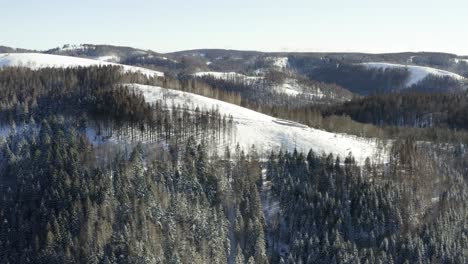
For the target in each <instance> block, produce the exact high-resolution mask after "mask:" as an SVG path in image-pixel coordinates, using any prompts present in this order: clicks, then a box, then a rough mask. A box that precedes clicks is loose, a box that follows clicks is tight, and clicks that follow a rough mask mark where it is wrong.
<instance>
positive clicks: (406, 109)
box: [325, 92, 468, 129]
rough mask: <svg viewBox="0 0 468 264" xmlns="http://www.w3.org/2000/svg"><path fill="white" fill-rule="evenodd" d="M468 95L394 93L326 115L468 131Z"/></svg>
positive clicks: (331, 110)
mask: <svg viewBox="0 0 468 264" xmlns="http://www.w3.org/2000/svg"><path fill="white" fill-rule="evenodd" d="M467 112H468V93H467V92H461V93H435V94H426V93H417V92H411V93H392V94H386V95H375V96H369V97H364V98H359V99H355V100H351V101H349V102H345V103H343V104H340V105H334V106H331V107H329V108H328V109H327V110H326V111H325V115H347V116H350V117H351V118H352V119H354V120H356V121H358V122H363V123H372V124H376V125H390V126H412V127H441V128H452V129H468V117H467V115H466V113H467Z"/></svg>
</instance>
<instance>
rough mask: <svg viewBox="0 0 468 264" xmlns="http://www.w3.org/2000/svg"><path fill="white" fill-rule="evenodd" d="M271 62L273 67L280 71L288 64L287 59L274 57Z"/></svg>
mask: <svg viewBox="0 0 468 264" xmlns="http://www.w3.org/2000/svg"><path fill="white" fill-rule="evenodd" d="M271 60H272V61H273V66H275V67H278V68H280V69H284V68H287V67H288V64H289V61H288V57H274V58H271Z"/></svg>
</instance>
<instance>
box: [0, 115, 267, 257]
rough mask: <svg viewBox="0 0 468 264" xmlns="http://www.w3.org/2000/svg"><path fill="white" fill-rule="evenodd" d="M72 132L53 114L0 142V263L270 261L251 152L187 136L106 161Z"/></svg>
mask: <svg viewBox="0 0 468 264" xmlns="http://www.w3.org/2000/svg"><path fill="white" fill-rule="evenodd" d="M77 131H78V130H77V129H76V128H74V127H73V126H69V125H67V124H66V123H65V122H63V118H59V117H53V118H51V119H49V120H44V121H43V122H42V124H41V126H40V129H32V130H31V131H29V132H28V133H16V134H11V135H10V136H9V137H8V138H7V139H6V141H3V142H2V143H1V146H0V147H1V149H2V151H1V155H0V175H1V176H0V189H1V191H2V193H3V195H2V196H1V198H0V238H1V239H0V259H1V262H2V263H226V262H227V260H228V259H229V260H232V261H233V262H234V261H235V263H247V262H249V263H267V262H268V258H267V255H266V249H265V241H264V235H263V232H264V230H263V228H264V226H263V218H262V213H261V204H260V194H259V192H258V188H257V182H258V181H259V180H260V179H261V169H260V161H259V158H258V155H256V154H255V153H252V155H245V154H244V153H243V152H242V151H241V150H240V149H238V150H236V151H235V152H233V153H230V152H229V150H226V153H225V154H224V155H225V156H226V157H228V158H227V159H222V158H219V157H216V156H214V157H211V156H210V155H208V152H207V148H206V146H205V145H204V144H200V145H197V144H196V142H195V140H194V139H193V138H190V139H189V140H187V141H185V142H183V143H178V144H177V143H170V144H168V145H167V146H168V147H167V148H166V147H156V148H154V146H151V147H149V146H147V147H145V146H144V145H141V144H139V145H137V146H136V147H135V148H134V149H133V150H131V151H127V149H126V148H123V147H122V148H120V150H116V151H114V152H107V155H108V157H107V160H109V162H108V163H106V164H104V163H102V161H101V159H102V158H103V157H102V156H98V155H96V154H97V153H96V151H97V149H96V148H95V147H93V146H92V145H91V144H90V142H89V141H88V139H87V137H86V136H85V135H84V134H82V133H77ZM101 147H104V146H101ZM100 153H101V152H100Z"/></svg>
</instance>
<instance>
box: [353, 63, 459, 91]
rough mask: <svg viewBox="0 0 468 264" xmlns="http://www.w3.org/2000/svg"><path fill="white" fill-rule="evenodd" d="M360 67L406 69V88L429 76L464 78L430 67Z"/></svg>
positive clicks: (388, 64) (365, 64)
mask: <svg viewBox="0 0 468 264" xmlns="http://www.w3.org/2000/svg"><path fill="white" fill-rule="evenodd" d="M361 65H363V66H365V67H367V68H380V69H396V68H400V69H402V68H406V69H408V70H409V72H410V76H409V78H408V80H407V82H406V86H407V87H410V86H412V85H414V84H417V83H419V82H420V81H422V80H424V79H425V78H426V77H427V76H429V75H435V76H440V77H444V76H448V77H451V78H453V79H455V80H459V81H461V80H464V79H465V78H464V77H463V76H461V75H458V74H456V73H453V72H449V71H444V70H439V69H435V68H431V67H424V66H415V65H402V64H392V63H384V62H367V63H361Z"/></svg>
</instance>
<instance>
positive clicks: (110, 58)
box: [94, 55, 120, 62]
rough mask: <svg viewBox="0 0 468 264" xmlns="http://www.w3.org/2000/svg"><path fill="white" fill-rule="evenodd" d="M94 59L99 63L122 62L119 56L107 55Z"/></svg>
mask: <svg viewBox="0 0 468 264" xmlns="http://www.w3.org/2000/svg"><path fill="white" fill-rule="evenodd" d="M94 59H96V60H98V61H107V62H119V61H120V57H119V56H117V55H105V56H100V57H96V58H94Z"/></svg>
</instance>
